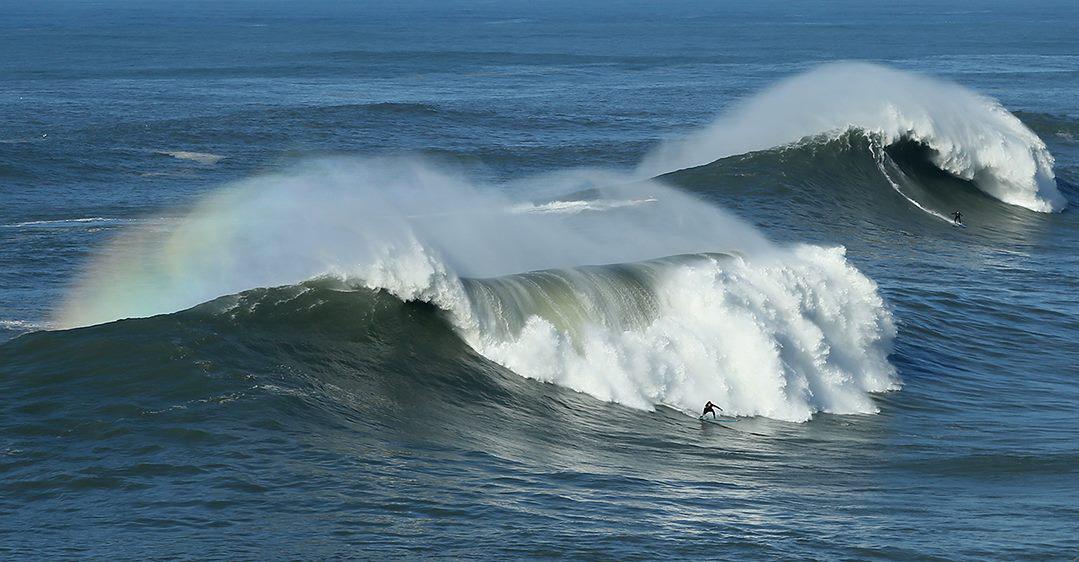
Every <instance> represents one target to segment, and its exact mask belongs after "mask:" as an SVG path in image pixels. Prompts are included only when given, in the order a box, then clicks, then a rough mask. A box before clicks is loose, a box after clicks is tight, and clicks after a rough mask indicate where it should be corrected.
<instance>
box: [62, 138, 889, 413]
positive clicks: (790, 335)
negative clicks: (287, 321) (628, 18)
mask: <svg viewBox="0 0 1079 562" xmlns="http://www.w3.org/2000/svg"><path fill="white" fill-rule="evenodd" d="M619 179H620V178H614V177H610V176H606V175H603V174H602V173H599V172H593V173H588V174H586V173H583V172H582V175H580V176H578V177H576V178H575V179H574V180H573V181H572V182H569V183H564V184H563V185H565V186H567V187H568V185H578V184H581V183H589V184H592V185H609V184H614V183H618V180H619ZM566 180H567V178H565V177H563V178H558V179H555V178H552V179H551V181H557V182H566ZM598 192H599V193H598V195H600V196H601V198H602V199H603V200H605V201H616V200H619V198H621V200H623V201H626V202H627V204H625V205H606V206H603V207H602V210H585V211H581V212H575V213H551V212H543V213H532V212H526V213H522V212H521V209H522V206H521V202H520V201H516V200H513V199H510V198H509V197H507V196H506V195H505V192H504V191H500V190H498V189H495V188H493V187H488V186H483V185H475V184H473V183H471V182H469V181H467V180H466V179H465V178H463V177H461V176H457V175H453V174H448V173H444V172H442V171H438V170H435V169H433V168H431V167H429V166H427V165H424V164H422V163H417V162H413V161H405V160H395V159H391V160H366V161H340V160H328V161H321V162H318V163H310V164H308V165H307V166H305V167H303V168H300V169H297V170H294V171H292V172H289V173H286V174H278V175H274V176H269V177H262V178H256V179H252V180H250V181H247V182H244V183H242V184H239V185H236V186H233V187H231V188H228V189H225V190H223V191H221V192H219V193H217V194H214V195H213V196H211V197H210V198H209V199H207V200H206V201H204V202H202V203H201V204H200V205H198V206H197V207H196V208H195V209H193V210H192V211H191V212H190V213H189V214H188V215H187V216H185V217H184V218H182V219H180V220H178V221H177V222H176V223H175V224H173V225H171V226H167V227H163V226H162V225H160V224H157V225H154V226H153V227H152V228H151V227H146V228H138V229H134V230H131V231H129V232H128V233H127V234H125V235H122V236H120V237H119V238H117V239H116V240H115V241H114V242H113V243H112V245H111V247H110V248H108V249H106V250H105V251H104V252H103V254H102V258H101V259H99V260H98V261H97V262H96V263H95V264H94V266H93V267H92V268H91V269H90V270H89V272H88V273H87V275H86V276H85V277H84V278H83V279H82V280H81V282H80V283H79V285H78V286H77V287H76V288H75V289H74V290H73V291H72V292H71V296H70V298H69V299H68V301H67V303H66V304H65V306H64V307H63V309H62V310H61V311H60V314H59V318H58V323H59V324H61V325H66V326H77V325H86V324H93V323H100V322H107V321H110V320H115V319H118V318H124V317H129V316H147V315H153V314H159V313H166V312H172V311H176V310H180V309H183V308H187V307H190V306H194V305H196V304H199V303H202V302H205V301H208V300H210V299H213V298H215V297H218V296H221V295H226V294H231V293H236V292H240V291H243V290H246V289H250V288H252V287H266V286H279V285H289V284H296V283H300V282H302V281H304V280H307V279H311V278H314V277H319V276H329V277H336V278H340V279H343V280H345V281H346V282H347V283H351V284H353V285H356V286H363V287H366V288H370V289H376V290H382V291H386V292H388V293H391V294H393V295H395V296H396V297H398V298H400V299H401V300H405V301H411V300H418V301H424V302H428V303H431V304H433V305H435V306H436V307H438V308H439V309H441V310H442V311H444V314H445V315H446V317H447V320H448V321H449V322H451V324H452V325H453V326H454V327H455V329H456V330H457V332H458V334H459V335H460V337H461V338H462V340H464V341H465V342H466V343H468V344H469V345H470V346H472V347H473V348H474V349H475V350H477V351H478V352H480V353H481V354H482V355H484V356H485V357H487V358H488V359H490V360H492V361H494V362H496V363H499V364H501V365H503V366H505V367H507V368H509V369H511V370H513V371H514V372H517V373H518V374H521V375H524V376H527V377H532V378H536V379H540V380H544V381H549V382H554V383H558V384H560V385H563V386H568V387H570V388H573V389H576V390H580V391H583V392H587V393H589V394H592V395H594V396H596V397H598V398H601V399H604V400H612V401H616V402H620V403H623V404H626V405H629V406H633V407H638V408H650V407H652V406H653V405H655V404H660V403H664V404H670V405H674V406H677V407H679V408H682V409H685V410H690V409H695V408H697V407H699V405H700V403H702V402H703V401H704V400H708V399H711V400H714V401H717V402H719V403H720V404H721V405H722V406H723V407H724V408H726V409H728V410H729V411H731V412H734V413H739V414H747V415H756V414H760V415H767V416H771V417H776V418H782V419H790V420H804V419H807V418H808V417H809V416H810V415H811V414H812V413H813V412H817V411H827V412H836V413H854V412H873V411H875V407H874V406H873V403H872V401H871V399H870V398H869V393H871V392H879V391H884V390H888V389H891V388H895V387H896V385H897V380H896V375H895V371H894V368H893V367H892V366H891V365H890V364H889V363H888V361H887V356H888V353H889V352H890V348H891V341H892V339H893V338H894V334H895V329H894V326H893V324H892V320H891V316H890V313H889V312H888V310H887V308H886V307H885V305H884V303H883V301H882V300H881V298H880V296H879V295H878V294H877V290H876V286H875V284H874V283H873V282H872V281H871V280H869V279H868V278H866V277H865V276H864V275H862V274H861V273H859V272H858V271H857V270H855V269H854V268H853V267H851V266H850V265H849V264H848V263H847V262H846V260H845V258H844V256H843V251H842V249H839V248H835V249H826V248H819V247H810V246H799V247H793V248H783V247H777V246H775V245H773V244H771V243H770V242H768V241H767V240H766V239H765V238H764V237H763V236H761V235H760V234H759V233H758V232H757V231H756V230H755V229H754V228H752V227H750V226H749V225H746V224H745V223H743V222H741V221H740V220H738V219H736V218H735V217H733V216H731V215H730V214H728V213H726V212H725V211H723V210H721V209H719V208H716V207H714V206H711V205H709V204H707V203H705V202H703V201H701V200H699V199H696V198H694V197H692V196H690V195H688V194H686V193H684V192H681V191H677V190H674V189H670V188H668V187H665V186H664V185H662V184H661V183H658V182H642V183H637V184H633V185H631V186H623V187H622V188H619V189H617V190H611V191H610V192H607V193H605V192H604V190H602V189H600V190H598ZM633 202H646V203H644V204H637V203H633ZM589 264H601V265H589ZM602 264H611V265H602ZM521 272H531V273H521Z"/></svg>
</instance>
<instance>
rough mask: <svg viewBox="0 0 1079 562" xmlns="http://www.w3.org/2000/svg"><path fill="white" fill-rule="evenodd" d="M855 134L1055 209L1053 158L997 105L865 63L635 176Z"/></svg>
mask: <svg viewBox="0 0 1079 562" xmlns="http://www.w3.org/2000/svg"><path fill="white" fill-rule="evenodd" d="M852 129H853V130H857V131H860V132H863V133H865V134H867V135H873V136H877V137H879V138H880V139H881V140H882V142H883V144H884V145H885V146H889V145H893V144H895V143H898V142H900V141H912V142H916V143H919V144H922V145H924V146H926V147H928V148H929V150H930V158H931V159H932V162H933V163H934V164H935V165H936V166H937V167H938V168H940V169H941V170H943V171H945V172H947V173H949V174H952V175H954V176H956V177H958V178H961V179H964V180H968V181H971V182H973V183H974V185H976V186H977V187H978V188H979V189H981V190H982V191H984V192H985V193H987V194H989V195H990V196H992V197H994V198H996V199H998V200H1000V201H1003V202H1005V203H1008V204H1011V205H1018V206H1021V207H1025V208H1027V209H1031V210H1034V211H1041V212H1051V211H1059V210H1061V209H1063V208H1064V207H1065V206H1066V204H1067V201H1066V199H1065V198H1064V196H1063V195H1062V194H1061V193H1060V191H1059V190H1058V188H1057V184H1056V179H1055V174H1054V172H1053V163H1054V160H1053V156H1052V155H1051V154H1050V153H1049V150H1048V149H1047V148H1046V146H1045V143H1044V142H1042V140H1041V139H1040V138H1038V136H1037V135H1036V134H1035V133H1034V132H1032V131H1031V130H1030V129H1029V128H1027V127H1026V126H1025V125H1023V123H1022V122H1021V121H1020V120H1019V119H1018V118H1016V117H1015V116H1014V115H1012V114H1011V113H1009V112H1008V111H1007V110H1005V109H1004V108H1003V107H1001V105H1000V104H999V103H997V102H996V101H994V100H991V99H989V98H986V97H984V96H980V95H978V94H975V93H973V92H971V91H969V90H967V89H965V88H963V87H961V86H959V85H956V84H952V83H948V82H944V81H941V80H937V79H933V78H928V77H925V76H920V75H917V74H912V73H907V72H902V71H898V70H893V69H890V68H886V67H882V66H878V65H873V64H868V63H850V62H844V63H834V64H828V65H824V66H821V67H818V68H816V69H815V70H812V71H809V72H807V73H804V74H800V75H798V76H795V77H793V78H790V79H788V80H786V81H783V82H781V83H779V84H778V85H776V86H774V87H772V88H771V89H769V90H766V91H765V92H763V93H761V94H759V95H757V96H755V97H753V98H752V99H750V100H748V101H747V102H744V103H742V104H740V105H739V106H738V107H736V108H735V109H734V110H733V111H731V112H729V113H727V114H725V115H723V116H721V117H720V118H719V119H717V120H716V121H715V122H713V123H712V124H711V125H709V126H707V127H705V128H704V129H703V130H700V131H698V132H696V133H694V134H692V135H690V136H688V137H687V138H685V139H681V140H677V141H671V142H667V143H665V144H663V145H662V146H660V147H659V148H658V149H657V150H655V151H654V152H653V153H652V154H650V155H649V156H648V157H646V158H645V160H644V161H643V162H642V164H641V166H640V171H641V173H643V174H649V175H651V174H657V173H663V172H669V171H672V170H678V169H684V168H689V167H694V166H700V165H702V164H707V163H709V162H712V161H714V160H716V159H719V158H723V157H726V156H732V155H736V154H743V153H746V152H751V151H759V150H765V149H769V148H774V147H778V146H782V145H787V144H791V143H795V142H798V141H800V140H802V139H805V138H806V137H815V136H820V135H828V136H831V137H833V138H836V137H839V136H841V135H842V134H844V133H845V132H847V131H850V130H852Z"/></svg>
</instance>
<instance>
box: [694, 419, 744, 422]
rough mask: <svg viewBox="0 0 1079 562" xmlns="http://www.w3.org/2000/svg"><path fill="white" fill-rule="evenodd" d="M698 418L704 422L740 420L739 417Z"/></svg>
mask: <svg viewBox="0 0 1079 562" xmlns="http://www.w3.org/2000/svg"><path fill="white" fill-rule="evenodd" d="M697 419H699V420H701V421H702V422H708V423H719V422H736V421H738V420H737V419H734V418H716V419H712V418H708V419H705V418H697Z"/></svg>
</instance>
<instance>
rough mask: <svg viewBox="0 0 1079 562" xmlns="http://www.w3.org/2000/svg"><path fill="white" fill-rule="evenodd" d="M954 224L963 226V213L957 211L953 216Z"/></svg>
mask: <svg viewBox="0 0 1079 562" xmlns="http://www.w3.org/2000/svg"><path fill="white" fill-rule="evenodd" d="M952 222H953V223H955V224H963V213H960V212H959V211H956V212H955V213H954V214H952Z"/></svg>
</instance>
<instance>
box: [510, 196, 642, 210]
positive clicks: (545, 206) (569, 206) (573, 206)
mask: <svg viewBox="0 0 1079 562" xmlns="http://www.w3.org/2000/svg"><path fill="white" fill-rule="evenodd" d="M655 202H656V198H655V197H642V198H639V199H581V200H569V201H549V202H547V203H523V204H521V205H515V206H513V207H512V208H511V209H510V212H513V213H581V212H584V211H598V212H602V211H609V210H611V209H622V208H625V207H636V206H637V205H644V204H647V203H655Z"/></svg>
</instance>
